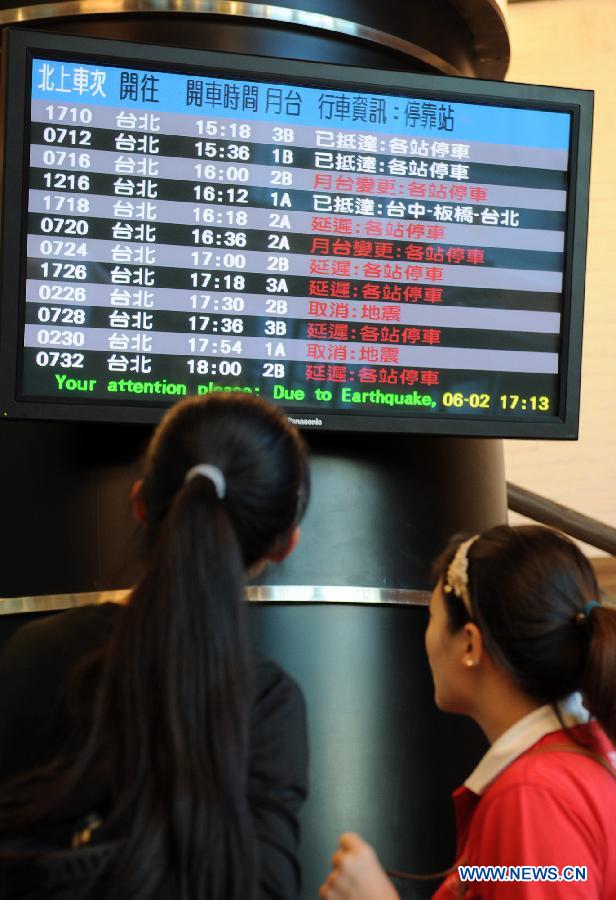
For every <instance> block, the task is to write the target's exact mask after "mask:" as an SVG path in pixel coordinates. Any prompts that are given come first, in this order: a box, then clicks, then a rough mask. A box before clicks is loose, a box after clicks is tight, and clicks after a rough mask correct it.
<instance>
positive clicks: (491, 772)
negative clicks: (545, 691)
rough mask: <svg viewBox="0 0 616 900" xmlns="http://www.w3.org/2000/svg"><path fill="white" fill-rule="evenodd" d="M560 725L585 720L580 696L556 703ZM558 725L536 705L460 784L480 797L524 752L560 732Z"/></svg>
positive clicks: (551, 712) (546, 708) (547, 711)
mask: <svg viewBox="0 0 616 900" xmlns="http://www.w3.org/2000/svg"><path fill="white" fill-rule="evenodd" d="M558 707H559V709H560V713H561V715H562V717H563V722H564V723H565V725H567V726H569V727H570V726H573V725H579V724H581V723H583V722H587V721H588V719H589V714H588V710H586V709H585V708H584V706H583V704H582V697H581V694H570V695H569V696H568V697H566V698H565V699H564V700H561V701H560V702H559V704H558ZM561 728H562V725H561V723H560V722H559V721H558V716H557V715H556V713H555V712H554V709H553V708H552V706H550V705H549V704H547V705H546V706H540V707H539V708H538V709H534V710H533V711H532V712H530V713H528V715H526V716H524V717H523V718H522V719H520V720H519V721H517V722H516V723H515V725H512V726H511V728H508V729H507V731H505V732H504V733H503V734H501V736H500V737H499V738H498V740H496V741H494V743H493V744H492V746H491V747H490V749H489V750H488V752H487V753H486V754H485V756H484V757H483V758H482V760H481V761H480V763H479V765H478V766H477V768H476V769H475V770H474V771H473V772H472V773H471V774H470V775H469V777H468V778H467V779H466V781H465V782H464V785H465V787H467V788H468V789H469V790H470V791H472V792H473V793H474V794H483V792H484V791H485V789H486V788H487V786H488V785H489V784H490V782H492V781H494V779H495V778H496V776H497V775H500V773H501V772H502V771H503V769H505V768H506V767H507V766H508V765H510V763H512V762H513V761H514V759H517V758H518V756H521V755H522V753H524V751H525V750H528V748H529V747H532V746H533V744H536V743H537V741H540V740H541V738H542V737H545V735H546V734H551V733H552V732H553V731H560V730H561Z"/></svg>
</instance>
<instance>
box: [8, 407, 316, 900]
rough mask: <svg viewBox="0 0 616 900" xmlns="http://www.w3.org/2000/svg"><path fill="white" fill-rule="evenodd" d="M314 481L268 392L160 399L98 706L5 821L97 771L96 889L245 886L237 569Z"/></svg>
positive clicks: (225, 896)
mask: <svg viewBox="0 0 616 900" xmlns="http://www.w3.org/2000/svg"><path fill="white" fill-rule="evenodd" d="M203 463H206V464H208V465H211V466H215V467H217V468H218V469H219V470H220V472H221V473H222V477H223V479H224V482H225V491H224V496H223V497H222V498H221V497H219V496H218V494H217V491H216V490H215V486H214V484H213V483H212V481H211V480H210V479H208V478H206V477H202V476H199V475H196V476H195V477H191V478H190V479H188V480H187V479H186V475H187V473H188V472H189V471H190V470H191V469H192V468H193V467H195V466H198V465H200V464H203ZM308 494H309V480H308V467H307V460H306V451H305V446H304V444H303V441H302V440H301V438H300V436H299V433H298V432H297V431H296V429H294V428H293V427H292V426H291V425H290V424H289V423H288V420H287V419H286V417H285V416H284V414H283V413H282V412H280V411H278V410H276V409H275V408H273V407H271V406H270V405H269V404H266V403H264V402H263V401H260V400H258V399H257V398H254V397H250V396H246V395H241V394H233V395H222V394H217V395H211V396H208V397H206V398H193V399H190V400H186V401H183V402H181V403H179V404H178V405H177V406H176V407H174V408H173V409H172V410H170V411H169V413H167V415H166V416H165V419H164V420H163V422H162V423H161V425H160V426H159V428H158V429H157V431H156V432H155V434H154V437H153V439H152V441H151V444H150V447H149V449H148V452H147V456H146V460H145V471H144V479H143V484H142V490H141V499H142V503H143V507H144V514H145V519H146V532H147V543H148V548H149V549H148V558H147V563H146V566H145V570H144V574H143V577H142V579H141V581H140V582H139V584H138V585H137V587H136V588H135V590H134V591H133V592H132V595H131V599H130V603H129V604H128V606H127V607H126V609H125V611H124V612H123V614H122V616H119V617H118V618H119V622H118V624H117V627H116V629H115V631H114V633H113V635H112V637H111V640H110V643H109V645H108V646H107V647H105V648H104V649H103V650H102V651H101V652H99V653H98V655H95V656H94V657H93V658H91V659H90V660H88V661H87V662H85V663H84V664H83V665H82V666H81V677H80V679H79V687H80V691H81V695H82V696H90V697H92V694H93V696H94V701H93V709H91V710H90V711H89V712H88V716H87V718H86V719H83V718H82V720H81V721H82V728H81V731H80V733H79V734H78V736H77V739H76V740H74V741H73V744H72V747H71V748H70V749H69V748H67V750H66V751H65V753H64V754H63V755H62V757H61V758H59V759H58V760H55V761H54V762H53V763H52V764H50V765H49V766H47V767H46V768H44V769H41V770H38V771H37V772H35V773H31V774H29V775H27V776H25V777H22V778H20V779H17V780H15V781H14V782H13V784H12V785H11V786H10V790H9V792H8V793H6V794H5V795H4V797H3V801H2V803H0V832H2V833H13V834H14V833H16V832H19V831H20V830H21V831H27V829H28V828H31V827H32V826H33V825H34V824H36V823H43V822H45V821H49V820H50V819H51V820H52V819H53V817H54V815H55V814H57V811H58V810H59V809H64V810H65V809H66V808H67V807H70V806H71V805H74V806H77V808H78V807H79V798H80V796H82V795H83V792H84V788H85V787H86V786H87V784H88V782H90V781H92V780H95V781H97V780H98V781H100V782H101V783H103V784H107V785H108V786H109V796H108V798H106V803H105V810H104V821H103V826H102V828H101V839H102V838H103V836H104V837H105V838H107V837H111V838H120V844H121V848H120V855H119V857H118V859H117V860H116V863H115V865H114V867H113V871H112V876H111V879H110V883H106V886H105V892H104V895H103V896H104V897H105V898H106V900H154V898H160V897H170V898H171V897H173V898H177V900H253V898H254V896H255V894H256V885H257V859H256V841H255V834H254V829H253V824H252V819H251V816H250V812H249V808H248V800H247V777H248V759H249V745H248V741H249V723H250V711H251V704H252V700H253V669H252V657H251V655H250V653H249V650H248V648H247V642H246V636H245V629H244V619H243V603H242V598H243V590H244V582H245V577H246V572H247V571H248V570H249V569H250V568H251V566H253V565H254V564H255V563H257V562H258V561H260V560H262V559H263V558H264V557H266V556H267V554H268V551H271V550H272V549H274V548H275V547H276V546H278V544H279V542H280V541H281V540H282V541H284V540H286V539H287V538H289V537H290V535H291V533H292V531H293V529H294V527H295V526H296V525H297V523H298V521H299V519H300V518H301V516H302V514H303V511H304V509H305V506H306V503H307V500H308ZM89 685H91V686H92V693H90V694H88V691H87V687H88V686H89Z"/></svg>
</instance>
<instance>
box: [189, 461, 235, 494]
mask: <svg viewBox="0 0 616 900" xmlns="http://www.w3.org/2000/svg"><path fill="white" fill-rule="evenodd" d="M198 475H201V476H202V477H203V478H207V479H208V481H211V482H212V484H213V485H214V487H215V489H216V496H217V497H218V499H219V500H222V499H223V498H224V496H225V492H226V489H227V483H226V481H225V476H224V475H223V473H222V472H221V471H220V469H219V468H218V466H211V465H210V464H209V463H199V465H198V466H193V467H192V469H189V470H188V472H187V473H186V477H185V478H184V483H185V484H186V482H187V481H190V480H191V479H192V478H196V477H197V476H198Z"/></svg>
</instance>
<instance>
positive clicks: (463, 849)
mask: <svg viewBox="0 0 616 900" xmlns="http://www.w3.org/2000/svg"><path fill="white" fill-rule="evenodd" d="M435 576H436V587H435V589H434V591H433V594H432V597H431V600H430V622H429V625H428V629H427V632H426V650H427V654H428V660H429V663H430V667H431V669H432V675H433V678H434V688H435V700H436V704H437V706H438V707H439V708H440V709H442V710H444V711H447V712H453V713H462V714H464V715H467V716H470V717H471V718H472V719H474V720H475V721H476V722H477V723H478V725H479V726H480V727H481V728H482V729H483V731H484V733H485V735H486V737H487V738H488V740H489V742H490V745H491V746H490V749H489V750H488V752H487V753H486V755H485V756H484V758H483V759H482V760H481V762H480V763H479V765H478V766H477V768H476V769H475V771H474V772H473V773H472V774H471V775H470V777H469V778H468V779H467V780H466V782H465V784H464V785H463V786H462V787H461V788H458V790H457V791H455V793H454V804H455V808H456V819H457V825H458V839H457V860H456V865H455V866H454V867H453V869H451V870H450V871H449V872H448V873H442V874H441V877H442V875H445V876H446V877H445V879H444V881H443V882H442V884H441V886H440V887H439V888H438V890H437V891H436V893H435V894H434V895H433V896H434V900H453V898H455V897H462V896H463V897H465V898H467V900H471V898H482V900H492V898H495V900H501V898H515V900H520V898H522V900H526V898H528V900H544V898H545V900H556V898H558V900H560V898H566V900H615V898H616V853H615V852H614V846H613V845H614V838H616V768H615V767H616V752H615V751H614V745H615V744H616V609H614V608H610V607H609V606H608V605H607V604H606V603H604V602H602V601H601V600H600V599H599V591H598V587H597V582H596V579H595V576H594V573H593V570H592V568H591V567H590V565H589V563H588V561H587V559H586V558H585V557H584V555H583V554H582V553H581V552H580V550H579V549H578V548H577V546H576V545H575V544H574V543H573V542H572V541H570V540H568V539H567V538H566V537H564V536H563V535H562V534H559V533H557V532H555V531H552V530H551V529H549V528H544V527H541V526H524V527H519V528H509V527H506V526H499V527H496V528H492V529H490V530H489V531H486V532H484V533H483V534H481V535H475V536H474V537H471V538H469V539H466V540H464V539H461V538H455V539H454V540H452V542H451V543H450V545H449V547H448V548H447V549H446V550H445V552H444V553H443V554H442V556H441V557H440V558H439V559H438V560H437V562H436V564H435ZM452 752H455V748H452ZM332 862H333V869H332V872H331V873H330V875H329V877H328V878H327V880H326V882H325V884H324V885H323V886H322V888H321V897H322V898H323V900H396V898H398V893H397V891H396V890H395V888H394V886H393V884H392V882H391V881H390V880H389V878H388V877H387V875H386V874H385V871H384V870H383V869H382V867H381V865H380V863H379V861H378V859H377V857H376V855H375V853H374V851H373V850H372V848H371V847H370V846H369V845H368V844H366V843H365V842H364V841H363V840H362V839H361V838H360V837H358V835H356V834H352V833H349V834H345V835H342V837H341V839H340V847H339V849H338V850H337V852H336V853H335V854H334V856H333V858H332ZM463 865H468V866H503V867H518V868H517V872H516V870H515V869H508V868H506V876H505V878H507V877H508V878H509V880H502V879H501V880H496V879H495V880H486V877H487V873H486V872H485V871H484V872H475V873H474V876H473V877H474V878H475V880H463V879H464V877H465V876H464V869H463V868H462V866H463ZM521 867H529V868H526V869H525V870H522V868H521ZM530 867H547V868H544V870H543V872H541V870H538V869H536V868H535V870H534V871H533V870H532V869H531V868H530ZM576 867H578V868H577V869H576ZM502 874H503V873H502V872H501V875H502ZM407 877H409V878H411V877H413V876H410V875H409V876H407ZM435 877H436V876H435ZM531 878H535V879H536V880H534V881H531V880H530V879H531ZM541 878H543V879H544V880H541ZM482 879H483V880H482Z"/></svg>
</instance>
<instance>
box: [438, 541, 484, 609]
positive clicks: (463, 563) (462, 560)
mask: <svg viewBox="0 0 616 900" xmlns="http://www.w3.org/2000/svg"><path fill="white" fill-rule="evenodd" d="M479 537H480V535H478V534H474V535H473V537H470V538H468V540H466V541H462V543H461V544H460V545H459V547H458V549H457V550H456V553H455V556H454V558H453V559H452V560H451V562H450V563H449V568H448V569H447V574H446V575H445V584H444V585H443V590H444V591H445V593H446V594H450V593H451V592H452V591H453V593H454V594H455V595H456V597H459V598H460V600H462V602H463V603H464V606H465V607H466V611H467V613H468V614H469V616H471V618H472V616H473V604H472V603H471V595H470V591H469V589H468V551H469V549H470V548H471V547H472V545H473V544H474V543H475V541H477V540H479Z"/></svg>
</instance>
